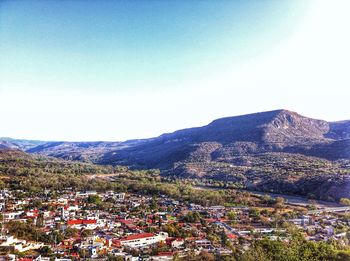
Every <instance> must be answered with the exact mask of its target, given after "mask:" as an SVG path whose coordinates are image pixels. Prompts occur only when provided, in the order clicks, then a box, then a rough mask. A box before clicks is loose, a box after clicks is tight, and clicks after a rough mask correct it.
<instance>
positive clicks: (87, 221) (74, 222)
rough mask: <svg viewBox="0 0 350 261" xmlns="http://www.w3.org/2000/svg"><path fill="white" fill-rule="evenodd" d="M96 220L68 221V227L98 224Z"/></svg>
mask: <svg viewBox="0 0 350 261" xmlns="http://www.w3.org/2000/svg"><path fill="white" fill-rule="evenodd" d="M96 223H97V220H96V219H71V220H68V221H67V225H81V224H96Z"/></svg>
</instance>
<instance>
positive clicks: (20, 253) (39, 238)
mask: <svg viewBox="0 0 350 261" xmlns="http://www.w3.org/2000/svg"><path fill="white" fill-rule="evenodd" d="M245 195H246V196H247V197H250V198H251V199H252V201H253V202H254V204H250V206H247V205H246V206H244V205H240V204H236V205H233V204H224V205H211V204H210V202H209V203H208V204H206V206H204V205H200V204H195V203H191V202H189V201H184V200H181V199H180V200H178V199H174V198H171V197H169V196H167V195H162V194H161V195H157V196H155V195H146V194H140V193H134V192H118V191H113V190H111V191H105V192H96V191H75V189H74V188H65V189H62V190H59V191H52V190H49V189H46V190H45V191H44V193H42V194H41V195H40V196H38V195H35V196H30V195H29V194H28V193H26V192H25V191H22V190H13V191H12V190H8V189H3V190H2V191H1V198H0V200H1V202H2V203H1V205H0V208H1V212H2V222H1V241H0V251H1V253H0V254H1V256H2V257H3V258H4V259H6V260H23V261H27V260H28V261H29V260H62V261H64V260H77V259H98V260H192V259H190V258H194V257H198V258H200V259H202V260H215V259H213V258H214V257H220V259H219V260H235V259H230V258H231V257H232V258H233V256H234V255H235V253H237V251H239V252H242V253H244V252H245V251H247V250H249V249H250V247H251V245H252V244H253V242H256V241H262V240H270V241H276V242H277V241H278V242H289V241H290V240H291V237H292V234H293V231H299V232H300V233H301V234H302V235H303V236H304V238H305V240H307V241H309V242H336V244H337V245H338V248H340V249H341V248H344V249H347V246H348V244H349V239H350V237H349V235H350V234H349V228H350V227H349V225H350V215H349V214H347V213H346V212H347V211H348V208H347V207H346V206H343V207H335V208H329V209H327V208H323V207H320V206H317V205H315V203H314V202H313V201H310V204H306V205H305V204H304V205H298V204H289V203H288V202H287V201H286V200H285V199H283V198H281V197H277V198H273V197H271V196H269V195H252V194H250V193H248V192H247V193H245ZM225 258H226V259H225ZM193 260H197V259H193ZM198 260H199V259H198Z"/></svg>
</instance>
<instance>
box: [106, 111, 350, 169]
mask: <svg viewBox="0 0 350 261" xmlns="http://www.w3.org/2000/svg"><path fill="white" fill-rule="evenodd" d="M349 126H350V121H344V122H336V123H329V122H326V121H322V120H315V119H310V118H307V117H304V116H301V115H299V114H297V113H295V112H291V111H287V110H276V111H269V112H262V113H254V114H248V115H243V116H236V117H227V118H222V119H218V120H215V121H213V122H212V123H210V124H208V125H206V126H203V127H197V128H190V129H184V130H179V131H176V132H173V133H169V134H163V135H161V136H159V137H157V138H152V139H148V140H143V141H142V142H140V143H136V144H135V145H133V146H130V147H126V148H124V149H121V150H116V151H111V152H109V153H106V154H105V156H104V158H103V160H102V163H113V164H125V165H131V166H135V167H146V168H161V169H168V168H172V167H174V164H176V163H177V162H181V161H200V160H203V159H205V160H206V161H215V160H216V158H217V157H218V155H220V157H221V158H223V159H224V160H225V159H226V160H228V159H229V158H230V157H231V156H233V155H254V154H256V153H264V152H286V153H297V154H303V155H306V156H316V157H320V158H324V159H328V160H339V159H350V154H349V149H348V148H349V146H348V144H349V135H350V128H349Z"/></svg>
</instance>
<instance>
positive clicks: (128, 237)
mask: <svg viewBox="0 0 350 261" xmlns="http://www.w3.org/2000/svg"><path fill="white" fill-rule="evenodd" d="M147 237H154V234H153V233H141V234H135V235H130V236H127V237H125V238H123V239H122V241H128V240H135V239H141V238H147Z"/></svg>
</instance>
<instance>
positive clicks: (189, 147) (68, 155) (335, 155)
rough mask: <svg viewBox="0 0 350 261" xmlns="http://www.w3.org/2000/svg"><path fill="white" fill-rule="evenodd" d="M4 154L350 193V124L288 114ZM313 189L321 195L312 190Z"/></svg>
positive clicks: (30, 144) (19, 144)
mask: <svg viewBox="0 0 350 261" xmlns="http://www.w3.org/2000/svg"><path fill="white" fill-rule="evenodd" d="M1 147H7V148H11V149H20V150H23V151H26V152H28V153H35V154H43V155H47V156H53V157H58V158H63V159H68V160H80V161H88V162H93V163H97V164H112V165H126V166H129V167H132V168H159V169H161V171H162V173H163V175H168V176H171V177H187V178H188V177H189V178H210V179H214V180H220V181H226V182H232V183H236V184H239V186H242V187H249V188H252V189H260V190H268V191H275V192H288V193H297V194H308V193H315V194H317V196H318V197H323V198H327V197H334V198H337V197H339V196H340V194H342V193H343V192H341V186H340V185H339V184H343V183H344V182H345V183H346V184H347V182H348V181H347V178H348V176H347V175H349V176H350V167H349V166H350V163H349V162H350V120H348V121H341V122H327V121H323V120H316V119H311V118H307V117H304V116H301V115H299V114H298V113H295V112H291V111H288V110H275V111H269V112H260V113H254V114H248V115H242V116H235V117H227V118H221V119H217V120H214V121H213V122H211V123H210V124H208V125H206V126H203V127H196V128H190V129H184V130H179V131H175V132H173V133H167V134H163V135H160V136H159V137H155V138H150V139H142V140H130V141H126V142H43V141H26V140H13V139H0V148H1ZM315 177H318V178H315ZM327 179H328V180H329V179H331V180H333V181H334V184H337V186H338V185H339V186H340V187H338V191H337V193H336V194H335V192H331V191H332V190H334V188H333V187H332V186H333V185H331V184H333V183H332V182H333V181H332V182H331V181H329V182H328V183H327V185H325V184H326V183H325V182H326V180H327ZM340 180H341V182H340ZM345 183H344V184H345ZM307 186H317V188H316V189H313V190H312V191H311V190H310V189H308V188H307ZM344 186H345V185H344ZM349 187H350V186H349ZM349 187H348V188H349ZM348 188H347V189H348ZM345 190H346V189H345V188H344V191H345ZM310 191H311V192H310ZM344 193H346V192H344ZM344 193H343V194H344ZM347 193H350V192H347Z"/></svg>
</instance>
